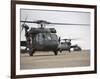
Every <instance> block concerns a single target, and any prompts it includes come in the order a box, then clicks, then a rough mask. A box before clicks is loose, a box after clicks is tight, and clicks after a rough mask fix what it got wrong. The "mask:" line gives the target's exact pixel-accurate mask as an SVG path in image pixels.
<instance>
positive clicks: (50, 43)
mask: <svg viewBox="0 0 100 79" xmlns="http://www.w3.org/2000/svg"><path fill="white" fill-rule="evenodd" d="M44 47H45V48H46V49H52V50H53V49H54V50H55V49H57V47H58V42H57V41H56V40H52V41H50V40H48V41H45V44H44Z"/></svg>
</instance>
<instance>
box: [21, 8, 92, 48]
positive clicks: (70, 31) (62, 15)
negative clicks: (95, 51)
mask: <svg viewBox="0 0 100 79" xmlns="http://www.w3.org/2000/svg"><path fill="white" fill-rule="evenodd" d="M26 17H27V21H36V20H46V21H49V22H53V23H72V24H90V13H89V12H73V11H49V10H34V9H31V10H29V9H21V20H23V21H25V18H26ZM28 25H29V27H39V26H38V25H37V24H28ZM46 28H55V29H56V30H57V35H58V36H60V37H61V38H72V39H76V40H72V44H78V45H79V46H81V47H82V48H83V49H90V36H91V35H90V26H89V25H87V26H81V25H47V26H46ZM21 40H25V36H24V31H22V32H21Z"/></svg>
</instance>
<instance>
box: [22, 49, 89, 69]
mask: <svg viewBox="0 0 100 79" xmlns="http://www.w3.org/2000/svg"><path fill="white" fill-rule="evenodd" d="M20 57H21V58H20V69H40V68H62V67H84V66H89V65H90V51H89V50H82V51H72V52H71V53H69V52H68V51H63V52H62V53H60V52H58V55H56V56H55V55H54V53H53V52H38V51H37V52H35V54H34V55H33V56H29V54H27V53H24V54H23V53H21V56H20Z"/></svg>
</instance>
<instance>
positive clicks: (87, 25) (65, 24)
mask: <svg viewBox="0 0 100 79" xmlns="http://www.w3.org/2000/svg"><path fill="white" fill-rule="evenodd" d="M51 24H54V25H82V26H89V25H90V24H74V23H51Z"/></svg>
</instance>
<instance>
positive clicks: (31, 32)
mask: <svg viewBox="0 0 100 79" xmlns="http://www.w3.org/2000/svg"><path fill="white" fill-rule="evenodd" d="M20 22H21V23H23V24H22V25H21V27H22V30H23V29H25V37H26V41H21V46H25V47H26V49H25V50H26V51H28V53H29V55H30V56H33V54H34V53H35V52H36V51H53V52H54V54H55V55H57V54H58V51H59V50H61V51H62V48H59V44H60V41H61V38H60V37H58V35H57V34H56V33H57V32H56V29H55V28H46V27H45V26H46V25H49V24H53V25H87V24H72V23H52V22H48V21H46V20H36V21H26V20H25V21H20ZM27 23H34V24H38V25H40V27H38V28H34V27H31V28H30V29H29V26H28V25H27ZM22 30H21V31H22ZM69 41H71V39H70V40H69ZM69 43H70V42H69ZM67 44H68V43H67ZM70 47H71V44H68V50H69V49H70ZM69 51H70V50H69Z"/></svg>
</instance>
